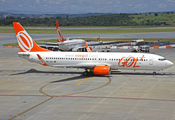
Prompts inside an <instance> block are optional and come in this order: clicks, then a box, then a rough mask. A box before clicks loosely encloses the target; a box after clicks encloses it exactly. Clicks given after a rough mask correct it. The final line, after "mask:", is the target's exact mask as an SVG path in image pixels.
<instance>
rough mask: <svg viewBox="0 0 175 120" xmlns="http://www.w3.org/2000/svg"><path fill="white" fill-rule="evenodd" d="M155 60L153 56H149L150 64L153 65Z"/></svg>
mask: <svg viewBox="0 0 175 120" xmlns="http://www.w3.org/2000/svg"><path fill="white" fill-rule="evenodd" d="M153 60H154V59H153V57H150V58H149V64H150V65H153Z"/></svg>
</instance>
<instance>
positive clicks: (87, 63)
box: [13, 22, 173, 75]
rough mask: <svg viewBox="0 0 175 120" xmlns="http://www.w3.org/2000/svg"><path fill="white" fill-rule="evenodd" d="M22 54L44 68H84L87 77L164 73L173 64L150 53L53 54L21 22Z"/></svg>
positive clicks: (18, 34) (18, 30) (17, 25)
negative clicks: (124, 72)
mask: <svg viewBox="0 0 175 120" xmlns="http://www.w3.org/2000/svg"><path fill="white" fill-rule="evenodd" d="M13 26H14V29H15V33H16V37H17V41H18V44H19V46H20V51H21V52H18V55H19V57H22V58H25V59H27V60H29V61H31V62H36V63H40V64H41V65H43V66H51V67H61V68H83V69H85V72H84V73H83V74H84V75H88V74H89V73H93V74H95V75H108V74H110V73H111V70H116V69H126V70H151V71H153V74H156V71H157V70H163V69H165V68H168V67H170V66H172V65H173V63H172V62H170V61H169V60H166V59H165V58H164V57H162V56H159V55H155V54H148V53H122V52H117V53H103V52H90V51H89V52H53V51H50V50H47V49H44V48H41V47H39V46H38V45H37V44H36V43H35V42H34V41H33V39H32V38H31V37H30V35H29V34H28V33H27V32H26V31H25V30H24V28H23V27H22V26H21V24H20V23H18V22H13Z"/></svg>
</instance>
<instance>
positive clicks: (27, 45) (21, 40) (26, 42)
mask: <svg viewBox="0 0 175 120" xmlns="http://www.w3.org/2000/svg"><path fill="white" fill-rule="evenodd" d="M13 26H14V29H15V33H16V38H17V41H18V44H19V47H20V50H21V52H50V50H47V49H44V48H41V47H39V46H38V45H37V44H36V43H35V41H33V39H32V38H31V37H30V35H29V34H28V33H27V32H26V31H25V29H24V28H23V27H22V26H21V24H20V23H19V22H13Z"/></svg>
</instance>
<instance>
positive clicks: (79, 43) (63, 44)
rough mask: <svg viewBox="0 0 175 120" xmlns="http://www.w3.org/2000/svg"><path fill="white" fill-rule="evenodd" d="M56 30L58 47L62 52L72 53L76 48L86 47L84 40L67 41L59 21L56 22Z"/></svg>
mask: <svg viewBox="0 0 175 120" xmlns="http://www.w3.org/2000/svg"><path fill="white" fill-rule="evenodd" d="M56 30H57V37H58V38H57V39H58V45H59V48H60V49H61V50H64V51H70V50H72V49H73V48H75V47H85V43H86V42H85V41H84V40H83V39H73V40H65V39H64V38H63V36H62V34H61V30H60V27H59V24H58V21H56Z"/></svg>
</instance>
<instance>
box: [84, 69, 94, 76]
mask: <svg viewBox="0 0 175 120" xmlns="http://www.w3.org/2000/svg"><path fill="white" fill-rule="evenodd" d="M83 75H84V76H89V75H93V72H92V71H91V70H89V71H88V70H87V69H86V71H84V72H83Z"/></svg>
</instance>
